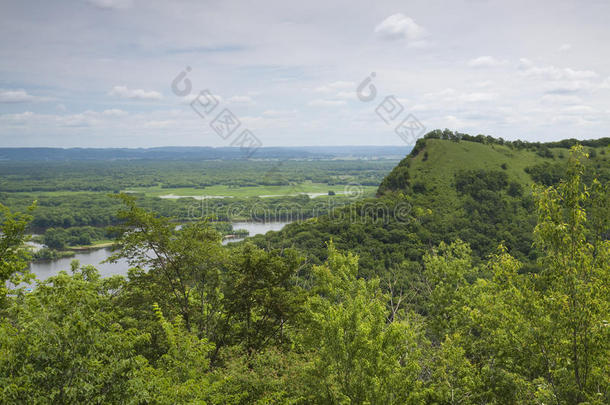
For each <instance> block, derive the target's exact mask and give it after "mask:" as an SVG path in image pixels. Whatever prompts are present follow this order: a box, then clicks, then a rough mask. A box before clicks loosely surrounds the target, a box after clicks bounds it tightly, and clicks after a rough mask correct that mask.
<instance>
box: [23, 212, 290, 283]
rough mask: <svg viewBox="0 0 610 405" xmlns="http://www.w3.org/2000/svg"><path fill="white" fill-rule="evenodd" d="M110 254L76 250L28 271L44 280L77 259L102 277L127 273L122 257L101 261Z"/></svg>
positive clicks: (271, 225) (258, 226)
mask: <svg viewBox="0 0 610 405" xmlns="http://www.w3.org/2000/svg"><path fill="white" fill-rule="evenodd" d="M286 224H288V222H267V223H262V222H234V223H233V229H247V230H248V231H249V232H250V236H254V235H260V234H264V233H267V232H268V231H279V230H280V229H282V228H283V227H284V225H286ZM240 240H243V238H240V239H226V240H224V241H223V244H227V243H229V242H237V241H240ZM111 254H112V251H111V250H110V249H108V248H106V249H96V250H87V251H83V252H77V253H76V255H75V256H74V257H68V258H65V259H58V260H51V261H45V262H36V263H31V264H30V271H32V273H34V274H36V277H38V279H39V280H45V279H47V278H49V277H51V276H54V275H55V274H57V273H59V272H60V271H61V270H65V271H67V272H68V273H69V272H70V263H71V262H72V260H78V261H79V262H80V264H81V266H84V265H88V264H91V265H94V266H95V267H96V268H97V269H98V270H99V272H100V274H101V275H102V277H108V276H113V275H115V274H121V275H125V274H127V269H128V268H129V265H128V264H127V261H126V260H124V259H121V260H119V261H118V262H117V263H101V262H103V261H104V260H106V259H107V258H108V257H110V255H111Z"/></svg>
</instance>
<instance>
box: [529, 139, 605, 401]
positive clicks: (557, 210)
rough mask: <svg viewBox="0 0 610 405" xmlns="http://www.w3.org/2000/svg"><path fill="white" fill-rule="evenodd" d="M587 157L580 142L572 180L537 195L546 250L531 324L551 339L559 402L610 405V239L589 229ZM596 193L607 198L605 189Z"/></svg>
mask: <svg viewBox="0 0 610 405" xmlns="http://www.w3.org/2000/svg"><path fill="white" fill-rule="evenodd" d="M586 158H587V155H586V154H585V153H584V152H583V149H582V147H580V146H575V147H573V148H572V150H571V155H570V158H569V163H568V169H567V177H566V179H565V180H563V181H561V182H560V184H559V185H558V186H557V187H548V188H546V189H540V188H539V189H538V190H537V192H536V197H537V200H538V225H537V226H536V229H535V231H534V235H535V241H536V244H537V246H538V247H539V248H540V249H542V250H543V251H544V256H543V257H542V258H541V264H542V266H543V268H544V270H543V272H542V273H541V274H540V277H539V280H537V281H538V283H539V284H541V285H543V286H544V289H539V291H538V296H537V300H535V301H533V302H532V306H533V308H532V310H533V311H536V312H538V315H539V317H538V319H536V320H534V325H533V326H534V328H535V331H536V333H537V334H539V335H540V336H539V339H540V340H541V341H544V342H545V350H544V351H542V350H541V357H542V358H543V360H544V362H545V365H546V371H547V373H548V378H549V380H550V383H551V384H552V386H553V387H554V389H553V396H554V397H555V399H556V400H557V402H567V403H580V402H585V401H587V402H590V403H596V402H599V403H608V402H609V401H610V383H609V380H608V375H609V371H610V367H609V363H608V359H609V358H610V328H609V325H608V321H609V320H608V315H609V314H610V284H609V283H608V280H610V241H608V240H604V239H600V238H599V237H594V236H592V235H591V231H590V229H588V227H587V221H588V219H589V218H590V215H589V216H588V215H587V211H586V205H587V200H588V199H589V198H590V192H589V188H588V187H587V186H586V185H584V184H583V181H582V176H583V173H584V165H583V163H582V161H583V160H584V159H586ZM595 197H596V198H600V199H603V200H602V201H607V195H606V196H604V194H603V193H597V194H596V195H595ZM590 205H593V206H594V207H595V206H600V203H597V202H593V203H592V204H590ZM607 208H608V207H607V206H606V209H607ZM607 214H608V212H607V211H606V216H607Z"/></svg>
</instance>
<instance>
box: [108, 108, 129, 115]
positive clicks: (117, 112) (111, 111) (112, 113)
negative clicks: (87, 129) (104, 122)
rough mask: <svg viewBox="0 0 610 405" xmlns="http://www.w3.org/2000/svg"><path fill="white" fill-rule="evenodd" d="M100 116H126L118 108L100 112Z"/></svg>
mask: <svg viewBox="0 0 610 405" xmlns="http://www.w3.org/2000/svg"><path fill="white" fill-rule="evenodd" d="M102 114H103V115H106V116H108V117H124V116H126V115H127V111H123V110H119V109H118V108H111V109H109V110H104V111H102Z"/></svg>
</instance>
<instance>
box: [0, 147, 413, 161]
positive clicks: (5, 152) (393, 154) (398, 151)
mask: <svg viewBox="0 0 610 405" xmlns="http://www.w3.org/2000/svg"><path fill="white" fill-rule="evenodd" d="M411 149H412V147H410V146H300V147H262V148H259V149H257V150H256V151H255V153H254V154H252V155H251V156H250V157H249V158H250V159H341V158H343V159H347V158H361V159H362V158H364V159H373V158H380V159H401V158H403V157H404V156H405V155H406V154H408V153H409V152H410V151H411ZM246 158H248V156H246V155H245V154H244V151H243V150H241V149H240V148H238V147H217V148H216V147H206V146H198V147H188V146H166V147H157V148H133V149H132V148H67V149H65V148H0V161H3V160H4V161H70V160H144V159H147V160H219V159H221V160H239V159H246Z"/></svg>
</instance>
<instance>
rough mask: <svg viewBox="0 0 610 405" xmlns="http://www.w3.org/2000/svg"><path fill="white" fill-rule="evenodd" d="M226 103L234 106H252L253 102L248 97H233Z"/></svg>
mask: <svg viewBox="0 0 610 405" xmlns="http://www.w3.org/2000/svg"><path fill="white" fill-rule="evenodd" d="M227 101H228V102H229V103H234V104H252V102H253V100H252V97H250V96H233V97H230V98H229V99H228V100H227Z"/></svg>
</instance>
